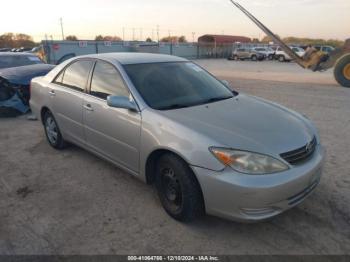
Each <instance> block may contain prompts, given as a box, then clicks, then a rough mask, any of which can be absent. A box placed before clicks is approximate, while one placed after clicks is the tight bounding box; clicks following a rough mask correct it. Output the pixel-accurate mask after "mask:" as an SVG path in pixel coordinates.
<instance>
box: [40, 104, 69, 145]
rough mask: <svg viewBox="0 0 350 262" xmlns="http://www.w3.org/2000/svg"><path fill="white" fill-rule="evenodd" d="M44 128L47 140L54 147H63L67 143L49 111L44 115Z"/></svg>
mask: <svg viewBox="0 0 350 262" xmlns="http://www.w3.org/2000/svg"><path fill="white" fill-rule="evenodd" d="M44 130H45V135H46V138H47V141H48V142H49V144H50V145H51V146H52V147H53V148H55V149H63V148H65V147H66V145H67V143H66V141H64V139H63V137H62V134H61V132H60V129H59V128H58V125H57V122H56V120H55V118H54V117H53V115H52V113H51V112H50V111H47V112H46V113H45V115H44Z"/></svg>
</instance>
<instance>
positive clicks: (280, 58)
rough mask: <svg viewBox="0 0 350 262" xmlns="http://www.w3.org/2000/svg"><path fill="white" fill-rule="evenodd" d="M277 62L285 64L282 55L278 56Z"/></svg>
mask: <svg viewBox="0 0 350 262" xmlns="http://www.w3.org/2000/svg"><path fill="white" fill-rule="evenodd" d="M278 61H280V62H285V61H286V58H285V57H284V55H280V56H279V57H278Z"/></svg>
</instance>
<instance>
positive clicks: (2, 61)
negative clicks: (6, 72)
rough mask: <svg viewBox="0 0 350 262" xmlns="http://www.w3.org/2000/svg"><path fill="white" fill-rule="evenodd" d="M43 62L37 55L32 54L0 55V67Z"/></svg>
mask: <svg viewBox="0 0 350 262" xmlns="http://www.w3.org/2000/svg"><path fill="white" fill-rule="evenodd" d="M34 64H43V62H42V61H41V60H40V59H39V57H37V56H34V55H1V56H0V69H1V68H10V67H17V66H26V65H34Z"/></svg>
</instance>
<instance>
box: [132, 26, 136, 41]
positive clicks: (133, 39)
mask: <svg viewBox="0 0 350 262" xmlns="http://www.w3.org/2000/svg"><path fill="white" fill-rule="evenodd" d="M132 41H135V28H133V29H132Z"/></svg>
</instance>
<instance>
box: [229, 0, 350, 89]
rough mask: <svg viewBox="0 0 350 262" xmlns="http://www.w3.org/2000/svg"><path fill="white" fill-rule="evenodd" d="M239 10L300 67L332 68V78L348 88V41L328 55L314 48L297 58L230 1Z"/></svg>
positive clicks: (349, 69) (253, 18)
mask: <svg viewBox="0 0 350 262" xmlns="http://www.w3.org/2000/svg"><path fill="white" fill-rule="evenodd" d="M230 1H231V2H232V4H234V5H235V6H236V7H237V8H238V9H239V10H241V11H242V12H243V13H244V14H245V15H246V16H248V17H249V18H250V19H251V20H252V21H253V22H254V23H255V24H256V25H257V26H258V27H259V28H260V29H261V30H263V31H264V32H265V33H266V34H267V35H268V36H269V37H270V38H271V39H272V41H273V42H274V43H275V44H277V45H279V46H280V47H281V48H282V49H283V50H284V51H285V52H286V53H287V54H288V55H289V56H290V57H291V58H292V59H294V60H295V62H296V63H298V64H299V65H300V66H301V67H303V68H305V69H310V70H312V71H314V72H316V71H325V70H328V69H330V68H332V67H334V77H335V79H336V80H337V82H338V83H339V84H340V85H341V86H343V87H349V88H350V39H347V40H346V41H345V44H344V46H343V47H341V48H336V49H335V50H334V51H332V52H331V53H329V54H326V53H324V52H322V51H318V50H316V49H315V48H308V49H307V51H306V53H305V55H304V56H303V57H300V56H298V55H297V54H296V53H294V52H293V50H292V49H290V47H289V46H287V45H286V44H285V43H284V42H283V41H282V40H281V39H280V38H279V37H278V36H276V35H275V34H274V33H272V32H271V30H270V29H268V28H267V27H266V26H265V25H263V24H262V23H261V22H260V21H259V20H258V19H256V18H255V17H254V16H253V15H252V14H251V13H249V12H248V11H247V10H246V9H245V8H244V7H242V6H241V5H240V4H239V3H237V2H235V1H233V0H230Z"/></svg>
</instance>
